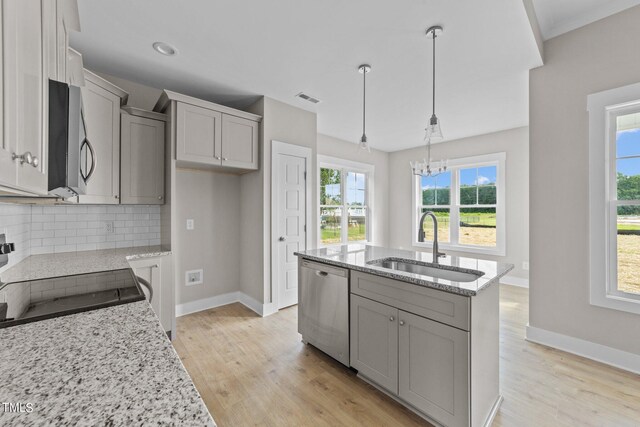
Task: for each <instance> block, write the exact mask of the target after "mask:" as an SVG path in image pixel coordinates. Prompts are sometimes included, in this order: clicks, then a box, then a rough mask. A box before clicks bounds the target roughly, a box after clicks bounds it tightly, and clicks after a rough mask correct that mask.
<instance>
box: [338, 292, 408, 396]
mask: <svg viewBox="0 0 640 427" xmlns="http://www.w3.org/2000/svg"><path fill="white" fill-rule="evenodd" d="M350 328H351V330H350V332H351V366H353V367H354V368H356V369H357V370H358V372H359V373H360V374H361V375H363V376H365V377H367V378H368V379H370V380H372V381H373V382H375V383H376V384H378V385H380V386H381V387H383V388H385V389H387V390H389V391H390V392H391V393H393V394H397V393H398V310H397V309H395V308H393V307H390V306H388V305H385V304H380V303H379V302H375V301H372V300H370V299H366V298H362V297H359V296H357V295H354V294H351V322H350Z"/></svg>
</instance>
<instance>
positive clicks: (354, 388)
mask: <svg viewBox="0 0 640 427" xmlns="http://www.w3.org/2000/svg"><path fill="white" fill-rule="evenodd" d="M500 292H501V298H500V323H501V325H500V326H501V329H500V371H501V374H500V375H501V377H500V383H501V391H502V394H503V396H504V398H505V401H504V403H503V404H502V407H501V409H500V412H499V413H498V416H497V418H496V420H495V422H494V424H493V425H494V426H518V427H520V426H621V427H625V426H640V376H639V375H634V374H631V373H628V372H626V371H622V370H619V369H616V368H611V367H609V366H606V365H603V364H600V363H598V362H593V361H591V360H588V359H584V358H581V357H578V356H574V355H571V354H568V353H564V352H561V351H558V350H554V349H551V348H548V347H544V346H541V345H537V344H533V343H529V342H527V341H525V340H524V328H525V325H526V323H527V319H528V290H527V289H522V288H516V287H513V286H507V285H501V288H500ZM177 329H178V330H177V338H176V339H175V340H174V342H173V344H174V347H175V349H176V351H177V353H178V355H179V356H180V358H181V359H182V362H183V363H184V365H185V367H186V369H187V371H188V372H189V374H190V375H191V378H192V379H193V381H194V383H195V385H196V388H197V389H198V391H199V392H200V394H201V395H202V398H203V400H204V402H205V404H206V405H207V407H208V408H209V411H210V412H211V414H212V415H213V418H214V420H215V421H216V422H217V423H218V425H220V426H223V427H224V426H340V425H344V426H357V425H361V426H427V425H429V424H428V423H427V422H426V421H424V420H423V419H421V418H420V417H418V416H416V415H415V414H413V413H412V412H411V411H409V410H407V409H405V408H403V407H402V406H401V405H399V404H398V403H396V402H395V401H393V400H392V399H390V398H389V397H387V396H385V395H384V394H383V393H381V392H379V391H377V390H375V389H374V388H373V387H371V386H369V385H368V384H366V383H364V382H363V381H361V380H359V379H358V378H357V377H356V375H355V374H354V373H353V372H352V371H351V370H349V369H347V368H346V367H344V366H343V365H341V364H340V363H338V362H336V361H334V360H333V359H331V358H329V357H328V356H326V355H324V354H323V353H322V352H320V351H318V350H316V349H315V348H313V347H311V346H306V345H304V344H302V342H301V341H300V335H298V333H297V308H296V307H291V308H288V309H285V310H281V311H280V312H278V313H277V314H274V315H272V316H269V317H266V318H261V317H259V316H257V315H256V314H255V313H253V312H252V311H251V310H249V309H248V308H246V307H244V306H243V305H241V304H231V305H228V306H224V307H219V308H215V309H211V310H207V311H203V312H199V313H194V314H191V315H188V316H183V317H180V318H178V325H177Z"/></svg>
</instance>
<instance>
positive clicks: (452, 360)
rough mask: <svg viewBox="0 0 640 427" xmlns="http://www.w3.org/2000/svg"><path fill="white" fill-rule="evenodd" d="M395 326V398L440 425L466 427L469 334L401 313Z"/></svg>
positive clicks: (467, 416)
mask: <svg viewBox="0 0 640 427" xmlns="http://www.w3.org/2000/svg"><path fill="white" fill-rule="evenodd" d="M398 325H399V327H398V329H399V338H398V355H399V365H398V366H399V384H398V396H400V398H402V399H403V400H405V401H407V402H408V403H410V404H411V405H413V406H414V407H416V408H418V409H420V410H421V411H423V412H424V413H427V414H429V416H431V417H433V418H434V419H435V420H437V421H439V422H440V423H442V424H443V425H446V426H450V427H456V426H468V425H469V407H470V405H469V333H468V332H465V331H461V330H460V329H457V328H452V327H450V326H447V325H443V324H442V323H438V322H434V321H433V320H429V319H425V318H424V317H420V316H416V315H414V314H410V313H407V312H404V311H400V312H399V321H398ZM480 369H482V368H480Z"/></svg>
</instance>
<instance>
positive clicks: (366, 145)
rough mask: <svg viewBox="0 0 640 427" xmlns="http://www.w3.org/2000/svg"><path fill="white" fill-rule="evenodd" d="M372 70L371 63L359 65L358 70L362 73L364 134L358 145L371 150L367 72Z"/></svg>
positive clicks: (368, 150)
mask: <svg viewBox="0 0 640 427" xmlns="http://www.w3.org/2000/svg"><path fill="white" fill-rule="evenodd" d="M370 71H371V65H368V64H362V65H361V66H359V67H358V72H359V73H360V74H362V136H361V137H360V142H359V143H358V145H359V146H360V148H361V149H363V150H365V151H367V152H369V153H370V152H371V147H369V143H368V142H367V133H366V123H367V122H366V119H367V73H368V72H370Z"/></svg>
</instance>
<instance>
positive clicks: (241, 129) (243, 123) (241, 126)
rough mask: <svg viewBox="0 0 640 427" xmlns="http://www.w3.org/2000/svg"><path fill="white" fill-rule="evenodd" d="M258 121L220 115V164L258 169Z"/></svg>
mask: <svg viewBox="0 0 640 427" xmlns="http://www.w3.org/2000/svg"><path fill="white" fill-rule="evenodd" d="M258 133H259V132H258V122H256V121H253V120H248V119H243V118H241V117H236V116H231V115H229V114H223V115H222V165H223V166H227V167H232V168H243V169H258Z"/></svg>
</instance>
